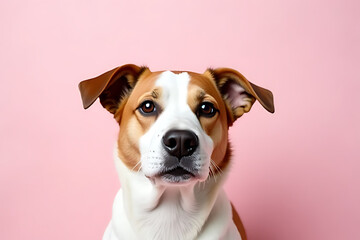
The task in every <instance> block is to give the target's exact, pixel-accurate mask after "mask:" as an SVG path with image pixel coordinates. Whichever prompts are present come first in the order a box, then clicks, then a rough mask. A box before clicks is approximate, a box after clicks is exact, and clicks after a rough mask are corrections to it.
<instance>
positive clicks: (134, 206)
mask: <svg viewBox="0 0 360 240" xmlns="http://www.w3.org/2000/svg"><path fill="white" fill-rule="evenodd" d="M115 163H116V166H117V170H118V172H119V176H120V180H121V183H122V189H120V191H119V192H118V194H117V196H116V198H115V201H114V206H113V216H112V220H111V221H110V223H109V226H108V227H107V229H106V231H105V234H104V237H103V240H123V239H124V240H127V239H134V240H135V239H151V240H152V239H159V240H163V239H164V240H165V239H173V240H186V239H189V240H190V239H199V240H212V239H214V240H217V239H229V240H230V239H231V240H234V239H241V237H240V235H239V233H238V231H237V229H236V226H235V224H234V223H233V221H232V213H231V205H230V202H229V200H228V199H227V197H226V195H225V193H224V191H223V189H222V182H223V179H224V178H225V177H226V176H225V174H223V175H222V177H221V178H222V179H221V178H217V180H216V181H215V180H214V179H211V180H208V181H206V182H204V183H196V184H194V185H193V186H189V185H187V186H184V187H183V188H179V187H177V188H169V187H167V188H165V187H164V186H159V185H157V184H156V183H153V182H151V181H150V180H149V179H147V178H146V177H144V176H143V175H142V174H140V173H134V172H130V171H129V170H128V169H127V168H126V167H125V166H124V165H123V163H122V162H121V160H120V159H118V157H117V153H116V154H115Z"/></svg>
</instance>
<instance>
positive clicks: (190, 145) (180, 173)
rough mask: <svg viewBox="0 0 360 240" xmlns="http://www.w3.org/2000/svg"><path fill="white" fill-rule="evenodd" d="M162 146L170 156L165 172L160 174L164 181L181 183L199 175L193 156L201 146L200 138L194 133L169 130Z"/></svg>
mask: <svg viewBox="0 0 360 240" xmlns="http://www.w3.org/2000/svg"><path fill="white" fill-rule="evenodd" d="M162 146H163V148H164V149H165V151H166V152H167V154H168V156H169V157H168V158H167V159H166V160H165V164H164V166H165V169H164V171H162V172H161V173H160V174H159V175H160V176H161V177H162V179H163V180H165V181H166V182H172V183H179V182H183V181H187V180H189V179H191V178H193V177H195V176H196V175H197V172H198V169H196V168H194V156H192V155H193V154H194V152H195V151H196V149H197V148H198V146H199V138H198V136H197V135H196V134H195V133H194V132H192V131H189V130H169V131H168V132H167V133H166V134H165V135H164V136H163V138H162Z"/></svg>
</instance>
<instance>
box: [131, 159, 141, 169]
mask: <svg viewBox="0 0 360 240" xmlns="http://www.w3.org/2000/svg"><path fill="white" fill-rule="evenodd" d="M140 163H141V160H139V161H138V162H137V163H136V164H135V166H134V167H133V168H132V169H131V171H134V170H135V168H136V167H137V166H139V164H140ZM138 171H139V170H138Z"/></svg>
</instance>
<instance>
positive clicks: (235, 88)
mask: <svg viewBox="0 0 360 240" xmlns="http://www.w3.org/2000/svg"><path fill="white" fill-rule="evenodd" d="M207 72H209V73H210V74H211V75H212V76H213V78H214V79H215V82H216V85H217V87H218V89H219V90H220V93H221V95H222V97H223V99H224V101H225V103H226V104H227V105H228V107H230V111H231V114H230V115H231V116H230V117H231V118H232V119H231V124H232V122H234V121H235V120H236V119H237V118H239V117H241V116H242V115H243V114H244V113H247V112H249V111H250V109H251V107H252V105H253V104H254V102H255V101H256V100H258V101H259V102H260V104H261V105H262V106H263V107H264V108H265V109H266V110H267V111H268V112H271V113H274V112H275V107H274V98H273V94H272V92H271V91H269V90H267V89H265V88H262V87H259V86H257V85H255V84H253V83H251V82H249V81H248V80H247V79H246V78H245V77H244V76H243V75H242V74H241V73H239V72H238V71H236V70H234V69H231V68H217V69H208V70H207Z"/></svg>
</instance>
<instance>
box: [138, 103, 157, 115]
mask: <svg viewBox="0 0 360 240" xmlns="http://www.w3.org/2000/svg"><path fill="white" fill-rule="evenodd" d="M141 110H142V111H143V112H144V113H151V112H153V111H154V110H155V105H154V103H152V102H150V101H146V102H144V103H143V104H142V106H141Z"/></svg>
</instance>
